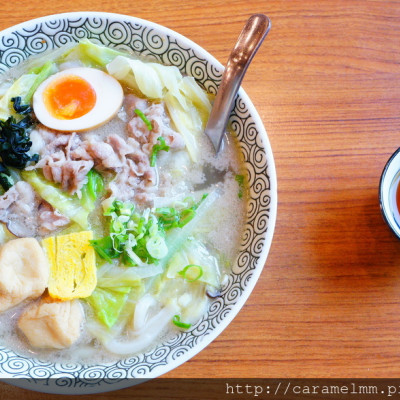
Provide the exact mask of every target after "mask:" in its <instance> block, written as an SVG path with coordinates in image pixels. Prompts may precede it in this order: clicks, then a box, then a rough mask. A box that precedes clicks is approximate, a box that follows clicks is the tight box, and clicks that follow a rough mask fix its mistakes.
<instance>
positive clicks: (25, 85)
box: [0, 74, 37, 121]
mask: <svg viewBox="0 0 400 400" xmlns="http://www.w3.org/2000/svg"><path fill="white" fill-rule="evenodd" d="M36 77H37V75H36V74H25V75H22V76H21V77H20V78H18V79H17V80H16V81H15V82H14V83H13V84H12V86H11V87H10V88H9V89H8V90H7V91H6V93H5V94H4V96H3V97H2V98H1V99H0V120H3V121H5V120H7V119H8V118H9V117H11V116H13V117H15V118H17V117H18V114H17V113H16V112H15V110H14V107H13V103H12V102H11V99H12V98H14V97H21V99H22V100H23V101H22V102H23V103H25V96H26V95H27V93H28V92H29V90H30V88H31V87H32V85H33V84H34V82H35V80H36ZM19 119H21V117H19Z"/></svg>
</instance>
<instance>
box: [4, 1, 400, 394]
mask: <svg viewBox="0 0 400 400" xmlns="http://www.w3.org/2000/svg"><path fill="white" fill-rule="evenodd" d="M80 10H88V11H108V12H118V13H122V14H128V15H134V16H137V17H140V18H144V19H148V20H152V21H154V22H156V23H159V24H162V25H165V26H167V27H169V28H171V29H173V30H175V31H177V32H179V33H181V34H183V35H185V36H187V37H188V38H190V39H192V40H194V41H195V42H197V43H198V44H199V45H200V46H202V47H203V48H205V49H206V50H208V51H209V52H210V53H212V54H213V55H214V56H215V57H216V58H217V59H218V60H220V61H221V62H222V63H225V61H226V59H227V57H228V54H229V52H230V49H231V47H232V46H233V44H234V42H235V40H236V38H237V36H238V33H239V31H240V30H241V27H242V25H243V23H244V22H245V20H246V19H247V17H248V16H249V15H250V14H252V13H255V12H262V13H265V14H267V15H269V17H270V18H271V20H272V29H271V32H270V33H269V36H268V38H267V40H266V42H265V43H264V45H263V46H262V47H261V49H260V51H259V53H258V54H257V55H256V57H255V59H254V61H253V63H252V65H251V66H250V68H249V70H248V73H247V75H246V77H245V80H244V82H243V87H244V89H245V90H246V92H247V93H248V94H249V96H250V98H251V99H252V101H253V103H254V104H255V106H256V108H257V109H258V112H259V114H260V116H261V118H262V120H263V122H264V124H265V127H266V130H267V132H268V136H269V139H270V142H271V145H272V149H273V152H274V157H275V162H276V170H277V176H278V218H277V224H276V229H275V235H274V239H273V243H272V247H271V251H270V254H269V257H268V260H267V263H266V265H265V268H264V271H263V273H262V275H261V277H260V279H259V281H258V283H257V285H256V287H255V289H254V291H253V293H252V295H251V296H250V298H249V300H248V301H247V303H246V305H245V306H244V308H243V309H242V311H241V312H240V313H239V314H238V316H237V317H236V318H235V319H234V321H233V322H232V323H231V324H230V325H229V326H228V328H227V329H226V330H225V331H224V332H223V333H222V334H221V335H220V336H219V337H218V338H217V339H216V340H215V341H214V342H213V343H212V344H210V345H209V346H208V347H207V348H206V349H205V350H203V351H202V352H200V353H199V354H198V355H197V356H195V357H194V358H193V359H191V360H190V361H189V362H187V363H185V364H184V365H182V366H180V367H178V368H176V369H175V370H173V371H171V372H170V373H168V374H167V375H165V377H170V378H181V377H209V376H213V377H248V378H250V377H353V378H355V377H399V376H400V242H399V240H398V239H396V238H395V237H394V235H393V234H392V233H391V232H390V231H389V229H388V227H387V226H386V225H385V223H384V222H383V219H382V217H381V213H380V209H379V204H378V184H379V179H380V174H381V172H382V169H383V167H384V165H385V163H386V161H387V159H388V158H389V156H390V155H391V154H392V153H393V152H394V151H395V150H396V149H397V148H398V146H400V134H399V132H400V117H399V114H400V64H399V62H400V1H374V0H359V1H356V0H324V1H321V0H282V1H278V0H268V1H266V0H262V1H258V0H238V1H236V0H231V1H229V2H227V1H226V0H216V1H212V0H203V1H201V2H200V1H185V2H183V1H182V2H178V1H171V0H163V1H159V0H158V1H155V0H147V1H144V2H135V1H129V2H128V1H126V0H118V1H117V0H69V1H68V2H60V1H54V0H29V1H27V0H19V1H13V2H12V1H1V2H0V30H1V29H4V28H7V27H9V26H11V25H14V24H17V23H19V22H23V21H25V20H28V19H32V18H36V17H39V16H42V15H48V14H53V13H58V12H66V11H80ZM0 389H1V393H2V397H3V398H7V399H8V398H10V399H14V398H15V399H17V398H18V399H19V398H21V396H22V395H23V396H25V398H27V399H33V398H35V399H36V398H52V396H40V395H37V394H35V393H31V392H27V391H24V390H22V389H17V388H13V387H11V386H7V385H5V384H1V385H0ZM135 390H136V389H135V388H131V389H124V390H121V391H117V392H113V393H109V394H103V395H100V396H98V397H101V398H102V399H110V398H132V397H133V396H134V395H135ZM83 397H85V396H83ZM88 398H89V397H88Z"/></svg>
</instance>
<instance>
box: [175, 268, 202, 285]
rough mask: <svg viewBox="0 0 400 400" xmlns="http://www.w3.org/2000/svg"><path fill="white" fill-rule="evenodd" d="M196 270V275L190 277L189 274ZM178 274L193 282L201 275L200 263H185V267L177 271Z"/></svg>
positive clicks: (191, 274)
mask: <svg viewBox="0 0 400 400" xmlns="http://www.w3.org/2000/svg"><path fill="white" fill-rule="evenodd" d="M196 270H197V275H196V276H195V277H194V278H192V279H191V278H190V276H193V275H194V274H195V272H196ZM178 274H179V275H181V276H182V277H183V278H184V279H186V280H187V281H188V282H195V281H197V280H198V279H200V278H201V277H202V276H203V268H202V267H200V265H196V264H189V265H186V267H185V268H184V269H183V270H182V271H179V272H178Z"/></svg>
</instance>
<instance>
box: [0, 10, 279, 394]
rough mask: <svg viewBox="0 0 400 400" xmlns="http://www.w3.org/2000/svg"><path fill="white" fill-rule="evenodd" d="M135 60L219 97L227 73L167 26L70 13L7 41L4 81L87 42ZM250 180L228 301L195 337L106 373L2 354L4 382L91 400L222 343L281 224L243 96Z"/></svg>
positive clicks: (24, 28)
mask: <svg viewBox="0 0 400 400" xmlns="http://www.w3.org/2000/svg"><path fill="white" fill-rule="evenodd" d="M83 38H89V39H91V40H93V41H94V42H96V43H99V44H103V45H106V46H111V47H116V48H118V49H121V50H126V51H129V52H132V51H133V52H134V53H135V54H137V55H139V56H146V57H147V58H150V59H153V60H155V61H158V62H161V63H163V64H167V65H175V66H177V67H178V68H179V69H180V70H181V72H182V73H184V74H187V75H191V76H193V77H194V78H195V79H196V80H197V82H198V83H199V84H200V85H201V86H202V87H203V88H205V89H206V90H207V91H209V92H212V93H215V92H216V91H217V88H218V84H219V82H220V79H221V72H222V67H221V65H220V64H219V63H218V62H217V61H216V60H215V59H213V58H212V57H211V56H210V55H209V54H208V53H207V52H205V51H204V50H203V49H201V48H200V47H199V46H197V45H195V44H194V43H192V42H191V41H189V40H188V39H186V38H184V37H182V36H181V35H179V34H176V33H175V32H173V31H170V30H168V29H166V28H163V27H161V26H158V25H155V24H152V23H149V22H147V21H144V20H140V19H136V18H133V17H128V16H122V15H118V14H106V13H69V14H60V15H54V16H49V17H44V18H41V19H37V20H34V21H30V22H27V23H24V24H20V25H17V26H15V27H13V28H10V29H7V30H5V31H3V32H1V33H0V73H2V72H5V71H7V70H8V69H9V68H12V67H14V66H17V65H18V64H19V63H20V62H22V61H23V60H25V59H27V58H28V57H30V56H32V55H37V54H40V53H43V52H44V51H47V50H51V49H56V48H58V47H60V46H63V45H66V44H68V43H72V42H77V41H79V40H80V39H83ZM231 123H232V127H233V129H234V131H235V133H236V135H237V137H238V139H239V143H240V148H241V151H242V153H243V155H244V159H245V165H246V169H247V173H248V177H249V184H250V198H249V202H248V216H247V221H246V225H245V227H244V230H243V235H242V243H241V248H240V253H239V256H238V257H237V261H236V263H235V265H234V266H233V269H232V273H231V275H230V276H229V281H228V282H227V283H226V285H225V286H224V288H223V291H222V296H221V297H220V298H217V299H215V300H214V301H213V303H212V304H211V306H210V309H209V311H208V313H207V314H206V315H205V316H204V317H203V318H202V319H201V320H200V321H199V322H198V323H197V324H196V325H195V326H193V327H192V328H191V329H190V330H189V331H187V332H182V333H180V334H179V335H177V336H175V337H174V338H172V339H170V340H168V341H166V342H164V343H162V344H160V345H158V346H157V347H155V348H153V349H152V350H151V351H149V352H147V353H144V354H138V355H135V356H132V357H129V358H126V359H123V360H121V361H119V362H114V363H108V364H101V365H92V366H89V365H81V364H53V363H49V362H43V361H40V360H37V359H33V358H27V357H23V356H20V355H18V354H16V353H15V352H14V351H12V350H10V349H7V348H4V347H0V377H1V378H3V379H4V378H22V379H21V380H18V382H19V383H17V382H13V383H14V384H18V385H20V386H24V387H28V388H31V389H34V390H40V391H47V392H53V393H63V392H64V393H72V391H71V389H74V391H73V393H90V392H101V391H107V390H114V389H118V388H121V387H125V386H130V385H132V384H133V381H132V380H127V378H151V377H156V376H159V375H161V374H162V373H165V372H167V371H169V370H171V369H172V368H174V367H176V366H178V365H180V364H181V363H183V362H184V361H186V360H187V359H189V358H190V357H192V356H193V355H195V354H196V353H197V352H198V351H200V350H201V349H203V348H204V347H205V346H206V345H207V344H209V343H210V342H211V341H212V339H214V338H215V337H216V336H217V335H218V334H219V333H221V332H222V330H223V329H224V328H225V327H226V326H227V325H228V323H229V322H230V321H231V320H232V319H233V318H234V316H235V315H236V314H237V312H238V311H239V310H240V308H241V306H242V305H243V304H244V302H245V300H246V299H247V297H248V296H249V294H250V292H251V290H252V289H253V287H254V285H255V283H256V281H257V279H258V276H259V275H260V273H261V271H262V268H263V266H264V263H265V260H266V257H267V254H268V251H269V247H270V243H271V240H272V234H273V230H274V226H275V217H276V204H277V194H276V176H275V167H274V161H273V157H272V152H271V149H270V146H269V143H268V138H267V136H266V133H265V131H264V128H263V126H262V123H261V120H260V118H259V116H258V114H257V113H256V111H255V110H254V107H253V106H252V104H251V102H250V100H249V99H248V97H247V95H246V94H245V93H244V92H243V90H241V91H240V92H239V96H238V97H237V99H236V105H235V108H234V110H233V112H232V115H231Z"/></svg>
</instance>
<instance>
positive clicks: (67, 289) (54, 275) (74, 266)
mask: <svg viewBox="0 0 400 400" xmlns="http://www.w3.org/2000/svg"><path fill="white" fill-rule="evenodd" d="M91 239H93V233H92V232H91V231H83V232H77V233H70V234H68V235H60V236H56V237H49V238H46V239H44V240H43V241H42V245H43V247H44V249H45V250H46V253H47V257H48V259H49V262H50V277H49V283H48V292H49V295H50V296H51V297H53V298H54V299H59V300H72V299H78V298H85V297H88V296H90V295H91V294H92V292H93V290H94V289H95V288H96V284H97V276H96V259H95V252H94V249H93V247H92V246H91V245H90V242H89V240H91Z"/></svg>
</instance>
